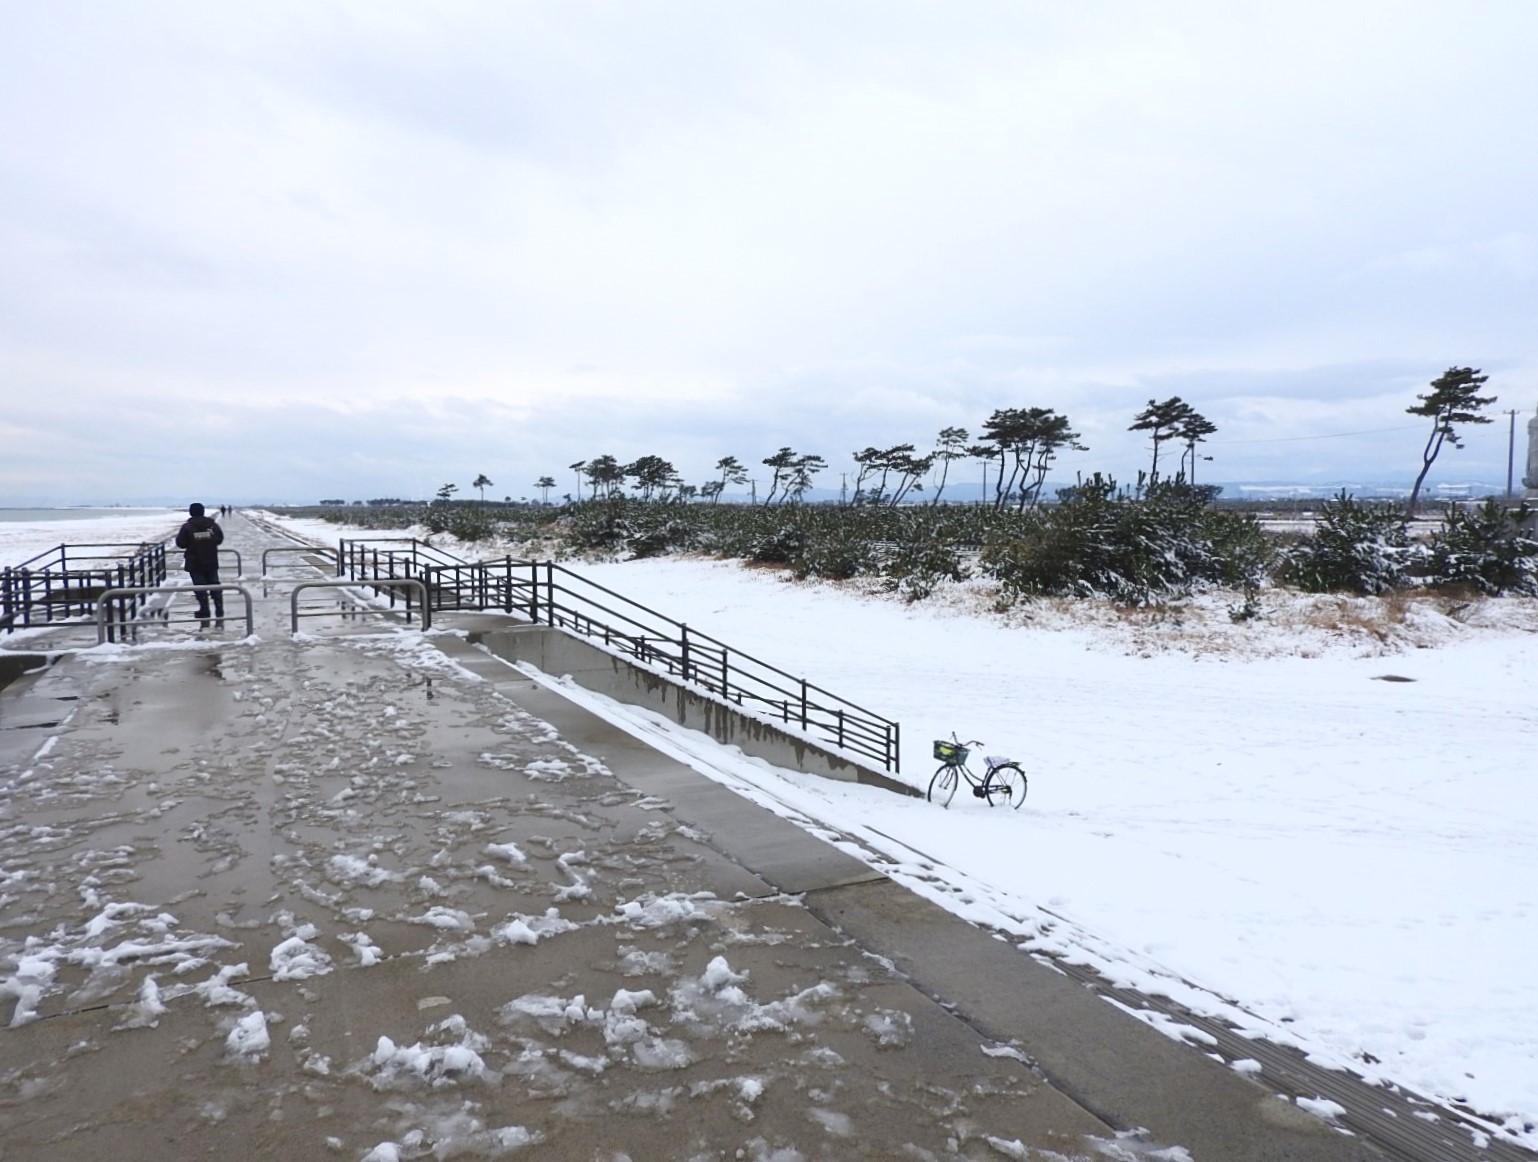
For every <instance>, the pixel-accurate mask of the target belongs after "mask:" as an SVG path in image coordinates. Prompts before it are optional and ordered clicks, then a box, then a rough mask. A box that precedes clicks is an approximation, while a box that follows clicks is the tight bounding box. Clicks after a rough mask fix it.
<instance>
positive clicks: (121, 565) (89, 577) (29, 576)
mask: <svg viewBox="0 0 1538 1162" xmlns="http://www.w3.org/2000/svg"><path fill="white" fill-rule="evenodd" d="M81 549H118V550H124V549H129V550H132V551H131V552H130V553H126V554H125V553H122V552H119V553H115V554H107V553H81V552H79V550H81ZM85 562H93V564H91V565H89V566H86V567H81V566H82V564H83V563H85ZM97 562H110V563H109V564H95V563H97ZM165 579H166V545H165V542H164V541H154V542H148V543H145V542H137V541H135V542H123V543H116V544H74V545H71V544H61V545H57V546H55V547H54V548H52V549H47V550H45V551H44V552H41V553H39V554H37V556H35V557H32V558H30V559H28V560H27V561H24V562H23V563H22V564H20V565H14V566H7V567H5V568H3V569H0V630H4V631H5V632H6V633H11V632H14V631H15V630H18V629H26V628H30V627H32V626H34V625H40V624H41V625H46V624H48V623H50V622H55V621H68V620H71V619H73V618H78V617H91V616H95V614H96V606H97V602H98V601H99V600H100V599H101V595H102V594H103V593H105V592H106V591H107V590H109V589H139V588H144V587H148V586H155V585H160V584H162V583H164V581H165ZM145 600H146V599H145V597H144V596H143V595H142V594H140V595H134V596H132V597H128V596H124V597H120V598H114V601H115V602H116V603H117V604H118V617H117V619H116V620H118V621H126V620H128V619H129V617H130V611H131V610H132V609H137V607H138V606H140V605H142V604H143V603H144V601H145Z"/></svg>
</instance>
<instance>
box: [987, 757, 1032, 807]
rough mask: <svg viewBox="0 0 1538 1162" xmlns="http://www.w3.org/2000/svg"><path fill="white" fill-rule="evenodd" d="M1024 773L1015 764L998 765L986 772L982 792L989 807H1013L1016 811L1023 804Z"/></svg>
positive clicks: (1024, 790)
mask: <svg viewBox="0 0 1538 1162" xmlns="http://www.w3.org/2000/svg"><path fill="white" fill-rule="evenodd" d="M1026 789H1027V787H1026V778H1025V772H1024V771H1022V770H1021V769H1020V768H1019V766H1018V765H1017V764H1015V763H1000V764H999V765H998V766H996V767H994V768H993V769H992V770H991V771H989V772H988V779H987V781H986V782H984V784H983V790H984V791H985V792H986V793H987V795H988V805H989V806H990V807H998V806H1006V807H1013V808H1014V809H1015V810H1016V811H1018V810H1019V809H1020V804H1022V803H1024V802H1025V792H1026Z"/></svg>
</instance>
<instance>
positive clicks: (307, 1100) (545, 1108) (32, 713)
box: [0, 517, 1387, 1162]
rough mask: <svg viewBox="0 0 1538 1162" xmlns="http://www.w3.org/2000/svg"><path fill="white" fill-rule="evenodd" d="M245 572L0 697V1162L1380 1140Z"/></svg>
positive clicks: (1165, 1155)
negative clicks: (1357, 1133)
mask: <svg viewBox="0 0 1538 1162" xmlns="http://www.w3.org/2000/svg"><path fill="white" fill-rule="evenodd" d="M227 527H228V530H229V537H230V543H232V544H233V545H234V546H236V547H238V548H239V549H240V550H241V552H242V553H243V554H244V555H245V559H246V560H247V561H248V562H250V561H253V560H255V559H259V557H260V552H261V549H262V547H264V546H265V545H269V544H272V543H274V542H273V539H272V537H271V534H270V533H267V532H265V531H262V530H259V529H257V528H256V527H255V526H253V525H251V524H250V523H249V522H246V521H245V520H244V519H243V518H239V517H236V518H232V519H231V520H230V521H229V522H228V526H227ZM285 562H286V563H285V564H283V565H274V566H273V571H274V572H275V573H277V572H280V571H281V572H282V573H284V574H285V575H287V576H289V577H292V578H293V579H295V580H297V579H299V578H301V577H303V578H305V579H310V578H313V577H315V576H316V575H317V574H316V573H314V572H313V571H310V570H309V569H308V568H307V567H306V566H305V565H304V564H303V563H302V562H301V561H300V560H298V559H296V558H292V557H289V558H285ZM265 588H266V592H265V594H264V596H263V599H262V600H261V601H260V602H259V605H258V626H257V635H258V637H259V638H260V641H250V640H248V641H240V640H239V639H238V633H239V632H241V631H237V630H236V629H235V628H234V626H235V625H236V622H235V621H234V620H233V619H231V620H230V621H229V622H227V623H226V624H227V627H228V628H226V629H225V630H224V631H223V633H222V635H221V634H219V633H216V632H213V631H210V632H207V633H202V634H199V633H198V632H197V631H195V630H192V629H191V628H188V627H180V626H174V625H173V626H170V627H165V628H156V629H150V630H147V631H146V632H145V634H144V635H143V636H142V638H141V642H142V643H143V644H141V645H140V646H139V647H136V648H131V649H120V650H114V649H110V648H109V649H107V650H105V651H103V650H96V651H91V652H89V653H83V654H77V655H73V656H71V657H69V658H66V659H65V660H62V661H60V662H59V663H58V664H57V665H55V666H53V667H52V668H51V669H49V670H48V671H46V672H45V673H43V674H41V675H33V676H30V677H27V678H24V679H22V680H21V681H20V682H18V683H16V684H14V685H13V686H11V687H10V688H8V689H6V690H4V691H0V982H3V983H0V1024H3V1025H6V1026H7V1027H5V1028H3V1029H0V1158H3V1159H76V1158H79V1159H86V1158H90V1159H96V1158H102V1157H111V1158H114V1159H140V1158H142V1159H157V1160H159V1159H165V1158H168V1157H172V1158H198V1157H219V1158H226V1159H227V1158H248V1157H285V1158H326V1157H336V1158H352V1159H363V1158H368V1159H372V1160H374V1162H386V1160H388V1159H395V1158H425V1157H435V1158H448V1157H456V1156H467V1157H503V1156H519V1157H535V1158H559V1159H584V1160H585V1159H594V1160H605V1162H614V1160H618V1159H625V1158H629V1159H634V1160H635V1162H642V1160H649V1159H679V1160H686V1159H687V1160H694V1159H762V1160H766V1162H767V1160H771V1159H772V1160H775V1162H793V1160H797V1159H846V1158H847V1159H864V1158H871V1159H877V1158H881V1159H885V1158H916V1159H924V1158H968V1159H1001V1158H1002V1159H1009V1158H1041V1159H1085V1158H1105V1157H1110V1158H1158V1159H1165V1160H1169V1162H1175V1160H1179V1159H1185V1158H1190V1159H1197V1160H1200V1162H1248V1160H1251V1159H1253V1160H1271V1159H1276V1160H1280V1159H1295V1160H1315V1159H1317V1160H1320V1162H1335V1160H1342V1162H1344V1160H1359V1159H1360V1160H1365V1159H1377V1158H1382V1157H1385V1156H1387V1155H1384V1154H1381V1153H1379V1152H1377V1151H1375V1150H1374V1149H1373V1148H1372V1147H1370V1146H1368V1145H1366V1144H1365V1143H1364V1142H1363V1141H1362V1140H1361V1139H1360V1138H1355V1137H1350V1136H1347V1135H1344V1134H1341V1133H1340V1132H1338V1131H1337V1130H1334V1129H1332V1128H1331V1127H1329V1126H1328V1125H1327V1124H1326V1123H1325V1122H1323V1121H1321V1120H1319V1119H1317V1118H1314V1117H1312V1116H1311V1115H1309V1114H1306V1113H1304V1112H1302V1111H1301V1110H1299V1109H1298V1108H1297V1107H1296V1106H1293V1105H1290V1104H1289V1103H1287V1102H1285V1101H1282V1100H1281V1099H1278V1098H1275V1097H1273V1096H1271V1095H1269V1094H1268V1093H1267V1092H1266V1091H1265V1090H1263V1089H1262V1088H1260V1087H1259V1086H1256V1085H1254V1084H1253V1083H1251V1082H1250V1081H1248V1080H1246V1079H1245V1078H1243V1077H1241V1076H1240V1075H1238V1074H1236V1073H1234V1072H1233V1071H1232V1070H1229V1069H1227V1068H1225V1067H1223V1066H1221V1065H1219V1064H1217V1063H1215V1062H1212V1061H1210V1060H1208V1059H1207V1058H1206V1057H1204V1056H1203V1055H1202V1054H1200V1053H1198V1052H1195V1051H1193V1050H1191V1049H1190V1048H1188V1047H1185V1046H1183V1045H1180V1044H1178V1043H1176V1042H1174V1041H1171V1040H1169V1039H1167V1038H1165V1037H1163V1036H1161V1035H1159V1034H1158V1033H1156V1032H1154V1031H1152V1030H1151V1029H1149V1028H1148V1027H1147V1026H1146V1025H1144V1024H1142V1023H1141V1022H1139V1021H1137V1020H1135V1019H1133V1018H1131V1017H1128V1016H1126V1015H1125V1014H1123V1013H1120V1012H1118V1011H1117V1010H1116V1009H1114V1008H1113V1007H1111V1006H1110V1005H1107V1004H1105V1003H1104V1002H1102V1001H1100V1000H1098V999H1096V998H1095V997H1094V996H1092V995H1091V994H1090V993H1089V992H1088V991H1087V990H1086V989H1084V988H1083V987H1082V986H1081V985H1079V984H1077V983H1075V982H1074V981H1072V980H1071V979H1069V978H1068V977H1066V976H1063V975H1061V974H1059V973H1055V972H1053V971H1051V970H1050V969H1048V968H1045V967H1043V966H1041V965H1039V964H1037V963H1035V962H1034V961H1031V960H1029V959H1028V958H1025V957H1023V956H1021V955H1019V954H1018V953H1016V952H1015V951H1014V950H1013V949H1012V948H1011V947H1010V946H1009V945H1007V944H1005V943H1003V942H1000V941H998V940H996V939H993V938H992V937H990V936H989V935H988V934H986V933H983V932H980V931H978V930H976V929H974V928H971V927H970V926H968V925H966V924H965V923H963V922H962V921H960V920H957V919H956V918H954V917H952V916H950V915H949V914H947V913H945V912H943V911H941V910H940V909H938V908H936V907H934V906H933V905H931V904H928V903H927V902H925V901H923V900H920V899H919V898H917V897H915V896H913V895H912V894H911V893H908V892H906V891H904V890H902V889H901V888H899V887H897V886H895V885H894V884H892V883H891V882H889V881H887V880H885V879H884V878H883V877H881V876H880V875H879V874H878V873H876V872H874V871H872V870H871V869H870V868H869V867H868V866H867V865H865V864H862V863H859V862H857V861H855V860H853V859H851V858H849V857H848V856H845V855H843V854H842V853H840V852H839V851H837V850H835V849H834V848H833V847H831V846H829V845H828V844H826V843H824V842H823V841H821V840H819V839H816V838H814V837H812V836H810V835H809V834H807V833H806V832H804V831H802V830H800V829H799V828H797V827H795V826H793V825H791V824H790V823H787V822H785V821H784V820H781V819H779V818H778V817H776V816H774V815H772V814H770V813H769V812H766V811H764V810H762V809H760V808H758V807H756V806H753V805H752V804H749V803H746V802H745V801H743V800H742V799H740V798H739V797H737V796H735V795H733V794H732V793H731V792H730V791H728V790H726V789H724V788H722V787H721V786H719V785H718V784H715V783H713V782H711V781H710V780H708V779H705V778H704V777H703V776H701V775H699V774H697V773H696V772H694V771H692V770H689V769H687V768H685V767H683V766H681V765H680V764H678V763H676V762H673V761H672V760H670V759H667V758H665V757H664V756H662V755H660V754H658V753H657V752H655V751H653V750H651V749H649V748H648V747H646V746H644V745H643V744H641V743H640V742H638V741H636V740H635V739H634V738H632V737H631V736H630V735H628V734H625V733H624V732H622V731H619V730H617V729H615V728H614V727H612V726H610V725H608V724H607V723H604V722H602V721H600V720H598V719H596V718H594V717H593V716H592V715H590V714H588V713H587V712H586V711H584V710H581V709H580V708H578V707H576V706H574V705H573V704H571V703H569V702H567V701H565V700H563V699H561V698H560V697H559V696H558V695H557V694H554V693H552V692H550V691H549V690H547V689H545V688H544V687H541V686H539V685H536V684H535V683H533V682H531V681H529V680H528V679H527V678H525V677H524V676H523V675H522V674H520V673H518V672H517V671H515V670H512V669H509V668H508V667H506V666H505V665H503V664H502V663H500V662H498V661H496V660H494V659H492V658H490V657H488V656H487V655H485V654H483V653H480V652H479V651H476V650H474V649H473V648H471V647H469V646H467V645H466V644H465V642H464V641H463V639H462V638H460V637H456V636H453V635H452V634H438V635H434V636H429V637H423V636H422V635H420V634H416V633H409V632H400V631H398V630H397V629H392V628H390V627H389V625H388V624H387V623H386V622H383V621H380V620H378V619H374V618H368V619H356V618H348V619H343V618H340V617H337V618H325V619H317V620H315V621H311V622H307V623H306V625H305V630H306V632H305V633H304V634H302V635H300V636H299V637H298V638H297V639H296V638H293V637H291V635H290V634H289V633H288V621H287V619H288V602H287V588H288V587H287V586H285V585H283V584H281V583H277V584H270V585H268V586H266V587H265ZM317 599H319V598H317ZM189 609H190V603H178V604H176V605H173V607H172V612H173V616H174V615H176V614H177V613H179V612H180V613H185V612H187V611H188V610H189ZM448 624H450V625H452V624H453V623H452V622H450V623H448ZM200 643H201V644H200Z"/></svg>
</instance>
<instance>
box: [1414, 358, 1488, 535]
mask: <svg viewBox="0 0 1538 1162" xmlns="http://www.w3.org/2000/svg"><path fill="white" fill-rule="evenodd" d="M1489 378H1490V377H1489V376H1488V375H1481V374H1480V373H1479V369H1478V368H1475V367H1449V368H1448V369H1447V370H1446V371H1445V372H1444V373H1443V374H1442V375H1440V376H1438V377H1437V378H1436V379H1433V380H1432V381H1431V391H1430V392H1428V393H1427V394H1425V395H1418V396H1416V397H1415V398H1416V399H1418V400H1420V403H1418V404H1414V405H1412V406H1410V407H1407V408H1405V411H1407V412H1408V413H1409V414H1410V415H1412V416H1427V417H1428V418H1430V420H1431V434H1430V435H1429V436H1427V437H1426V447H1425V448H1424V449H1423V450H1422V452H1421V471H1420V475H1419V476H1417V477H1416V478H1415V487H1414V488H1412V489H1411V490H1410V503H1409V512H1410V515H1411V516H1414V515H1415V508H1416V505H1417V504H1418V503H1419V502H1420V495H1421V485H1422V484H1424V483H1425V482H1426V475H1427V473H1429V472H1430V471H1431V466H1432V464H1434V463H1435V462H1436V458H1437V455H1438V454H1439V453H1440V452H1441V451H1442V445H1443V444H1451V445H1452V446H1453V447H1454V448H1461V447H1463V441H1462V440H1461V439H1460V438H1459V435H1458V429H1457V427H1456V426H1455V425H1457V424H1488V423H1489V422H1490V417H1489V416H1482V415H1480V414H1479V411H1480V409H1481V408H1483V407H1485V406H1487V405H1488V404H1492V403H1494V402H1495V400H1496V397H1495V396H1493V395H1486V396H1479V395H1475V394H1474V393H1475V392H1476V391H1478V390H1479V389H1480V388H1481V387H1482V386H1483V385H1484V382H1485V380H1487V379H1489Z"/></svg>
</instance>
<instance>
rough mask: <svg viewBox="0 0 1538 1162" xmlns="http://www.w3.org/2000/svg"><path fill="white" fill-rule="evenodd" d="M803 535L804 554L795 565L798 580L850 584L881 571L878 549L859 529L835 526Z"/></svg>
mask: <svg viewBox="0 0 1538 1162" xmlns="http://www.w3.org/2000/svg"><path fill="white" fill-rule="evenodd" d="M803 535H804V541H803V543H802V546H801V551H800V554H799V555H798V556H796V557H794V558H793V559H792V562H791V564H792V566H793V567H794V569H795V573H796V576H797V577H801V578H806V577H824V578H826V579H828V580H830V581H846V580H848V579H849V578H850V577H859V576H862V575H863V574H867V573H874V572H876V571H877V568H878V557H877V553H876V546H875V544H874V543H873V542H872V541H871V540H870V538H869V537H868V536H867V535H866V534H865V532H864V530H862V529H860V528H858V527H852V526H851V525H834V526H833V527H831V528H820V529H817V530H815V532H812V533H811V534H810V535H807V534H803Z"/></svg>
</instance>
